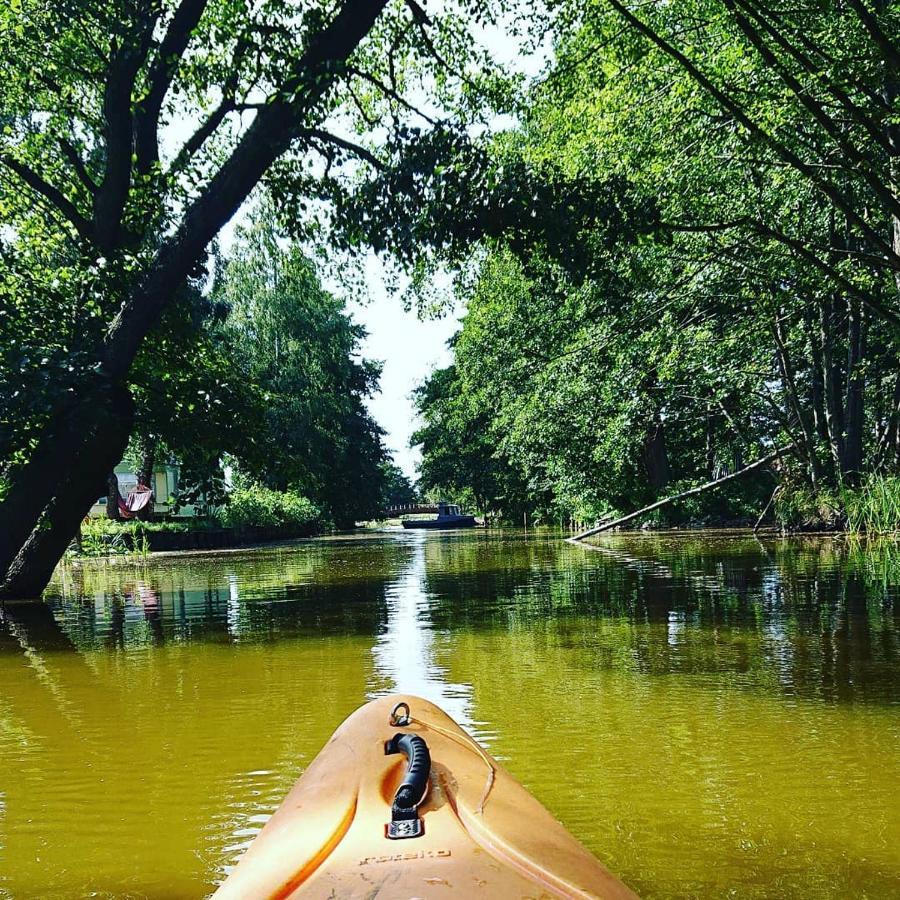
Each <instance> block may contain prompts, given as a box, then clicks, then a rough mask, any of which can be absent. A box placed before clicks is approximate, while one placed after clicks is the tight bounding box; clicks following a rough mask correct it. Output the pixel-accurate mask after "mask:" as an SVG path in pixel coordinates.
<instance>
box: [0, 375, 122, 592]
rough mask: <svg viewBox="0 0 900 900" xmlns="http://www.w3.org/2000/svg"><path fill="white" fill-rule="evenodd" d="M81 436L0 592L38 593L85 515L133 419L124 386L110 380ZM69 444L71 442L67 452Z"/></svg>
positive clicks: (48, 579)
mask: <svg viewBox="0 0 900 900" xmlns="http://www.w3.org/2000/svg"><path fill="white" fill-rule="evenodd" d="M91 413H92V415H91V416H90V417H86V419H85V421H84V422H83V425H84V431H83V432H82V435H81V438H82V439H81V441H80V442H79V445H78V447H77V448H76V450H75V453H74V455H73V457H72V458H71V459H70V461H69V465H68V467H67V469H66V478H65V479H64V480H63V481H62V483H61V484H60V485H59V487H58V490H57V491H56V493H55V495H54V496H53V498H52V499H51V500H50V503H49V504H48V506H47V508H46V509H45V510H44V513H43V516H42V517H41V520H40V522H39V525H38V527H36V528H35V529H34V530H33V531H32V532H31V535H30V536H29V537H28V539H27V540H26V541H25V543H24V544H23V546H22V548H21V549H20V550H19V552H18V553H17V554H16V557H15V559H13V561H12V563H11V564H10V566H9V570H8V571H7V574H6V579H5V581H4V583H3V586H2V588H0V597H10V598H18V599H30V598H35V597H39V596H40V595H41V592H42V591H43V590H44V588H45V587H46V586H47V584H48V583H49V582H50V578H51V576H52V575H53V569H54V568H55V567H56V564H57V563H58V562H59V560H60V558H61V557H62V555H63V553H64V552H65V549H66V547H67V546H68V545H69V542H70V541H71V540H72V535H73V534H74V533H75V532H76V531H77V529H78V525H79V523H80V522H81V520H82V519H83V518H84V517H85V515H87V513H88V511H89V510H90V508H91V505H92V504H93V502H94V500H96V498H97V494H98V491H99V490H101V489H102V485H103V484H104V481H105V478H106V476H107V474H108V472H109V471H110V469H111V468H112V467H113V466H114V465H115V464H116V463H117V462H118V461H119V460H120V459H121V458H122V454H123V453H124V452H125V447H126V445H127V444H128V437H129V435H130V433H131V426H132V423H133V421H134V401H133V400H132V398H131V394H130V392H129V391H128V389H127V388H125V387H123V386H116V385H114V386H111V387H110V389H109V395H108V397H107V402H105V403H101V402H99V398H98V404H97V406H95V407H94V408H93V409H92V410H91ZM71 451H72V448H70V452H71Z"/></svg>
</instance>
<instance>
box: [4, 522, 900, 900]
mask: <svg viewBox="0 0 900 900" xmlns="http://www.w3.org/2000/svg"><path fill="white" fill-rule="evenodd" d="M48 598H49V599H48V602H47V603H46V604H44V605H39V606H34V605H30V606H26V605H22V606H16V605H11V606H8V607H7V608H6V609H5V610H3V611H2V612H0V686H2V687H0V897H15V898H19V897H42V898H55V897H67V898H68V897H80V896H93V897H203V896H206V895H207V894H208V893H209V892H210V891H211V890H212V889H213V888H214V886H215V884H216V883H217V882H218V881H220V880H221V879H222V877H223V875H224V873H225V872H226V871H227V869H228V867H229V866H230V865H232V864H233V862H234V860H235V858H236V857H237V856H238V855H239V854H240V852H241V850H242V849H243V848H244V847H245V846H246V845H247V844H248V843H249V841H250V840H251V839H252V838H253V836H254V835H255V834H256V833H257V832H258V831H259V829H260V828H261V826H262V824H263V823H264V822H265V820H266V818H267V816H268V815H269V814H270V813H271V812H272V811H273V810H274V808H275V807H276V806H277V805H278V803H279V802H280V800H281V798H282V797H283V795H284V794H285V792H286V791H287V790H288V788H289V787H290V785H291V784H292V783H293V781H294V780H295V779H296V778H297V776H298V775H299V774H300V773H301V772H302V771H303V769H304V768H305V766H306V765H307V764H308V763H309V762H310V760H311V759H312V758H313V756H315V754H316V753H317V752H318V750H319V749H320V748H321V746H322V745H323V743H324V742H325V741H326V740H327V738H328V736H329V735H330V734H331V732H332V731H333V730H334V728H335V727H336V726H337V725H338V724H339V722H340V721H341V720H342V719H343V718H344V717H345V716H346V715H347V714H349V713H350V712H351V711H352V710H353V709H355V708H356V707H357V706H359V705H360V704H362V703H363V702H365V701H366V700H367V699H369V698H371V697H374V696H378V695H380V694H383V693H386V692H391V691H394V690H402V691H404V692H408V693H413V694H419V695H424V696H426V697H428V698H429V699H432V700H435V701H436V702H438V703H439V704H440V705H442V706H443V707H444V708H445V709H446V710H447V712H448V713H449V714H450V715H451V716H453V717H454V718H455V719H456V720H457V721H459V722H460V723H461V724H462V725H463V726H464V727H466V728H468V729H469V730H470V731H471V732H472V733H473V734H474V735H475V736H476V737H477V738H479V739H480V740H481V741H482V742H483V743H484V744H485V745H486V746H487V747H488V748H489V749H490V751H491V752H492V753H493V754H494V755H495V756H497V757H498V758H500V759H501V760H502V761H503V762H504V764H505V765H506V766H507V768H509V769H510V770H511V771H512V773H513V774H514V775H516V777H518V778H519V779H520V780H521V781H522V782H523V783H524V784H525V785H526V787H528V788H529V789H530V790H531V791H532V793H533V794H534V795H535V796H536V797H537V798H538V799H539V800H540V801H541V802H542V803H544V805H545V806H547V807H548V808H549V809H550V810H551V811H552V812H553V813H554V814H555V815H556V816H557V817H558V818H559V819H560V820H561V821H562V822H563V823H564V824H565V825H566V826H567V827H568V828H569V829H570V831H572V832H573V833H574V834H575V835H576V836H578V837H579V838H580V840H581V841H582V842H583V843H584V844H585V845H586V846H587V847H589V848H590V849H591V850H592V851H593V852H594V853H596V854H597V856H598V857H599V858H600V859H601V860H602V861H603V862H604V863H605V864H606V865H607V866H608V867H609V868H610V869H611V870H612V871H613V872H615V873H616V874H617V875H619V876H620V877H621V878H623V879H624V880H625V881H626V882H627V883H628V884H629V885H631V886H632V887H633V888H634V889H635V890H637V891H638V892H639V893H641V894H643V895H644V896H647V897H676V896H677V897H724V896H729V895H733V896H737V897H775V896H792V897H793V896H804V897H850V896H853V897H862V896H867V897H891V896H893V897H896V896H900V801H898V791H900V740H898V738H900V641H898V635H900V545H898V544H896V543H885V544H869V545H865V544H863V545H859V544H852V543H851V544H848V542H847V541H845V540H843V539H829V538H821V539H815V540H813V539H809V540H790V541H787V540H780V539H774V538H764V539H763V540H762V541H757V540H755V539H754V538H752V537H748V536H746V535H722V536H713V535H703V536H701V535H686V536H685V535H669V536H662V535H617V536H612V537H608V538H605V539H603V540H602V541H601V542H599V543H598V544H597V545H596V549H595V550H586V549H583V548H581V547H576V546H572V545H569V544H566V543H565V542H564V541H563V540H562V539H561V537H560V535H558V534H552V533H540V532H529V533H525V532H523V531H507V532H499V531H486V530H478V531H470V532H456V533H444V534H440V533H435V534H427V533H412V532H410V533H403V532H393V533H369V534H362V535H358V536H351V537H334V538H324V539H320V540H313V541H308V542H302V543H298V544H294V545H291V546H286V547H278V548H267V549H259V550H253V551H242V552H237V553H220V554H213V555H202V556H201V555H195V556H190V555H180V556H174V555H172V556H158V557H153V558H149V559H143V560H138V561H135V560H118V561H83V562H79V563H69V564H67V565H66V566H65V567H63V568H62V569H61V570H60V571H59V573H58V576H57V580H56V582H55V583H54V585H53V586H52V588H51V590H50V591H49V593H48Z"/></svg>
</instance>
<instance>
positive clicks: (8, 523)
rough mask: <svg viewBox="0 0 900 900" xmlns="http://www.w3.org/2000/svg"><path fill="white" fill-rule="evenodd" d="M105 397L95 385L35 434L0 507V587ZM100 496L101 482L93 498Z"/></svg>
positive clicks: (106, 388)
mask: <svg viewBox="0 0 900 900" xmlns="http://www.w3.org/2000/svg"><path fill="white" fill-rule="evenodd" d="M108 392H109V386H108V383H106V384H103V383H101V384H99V385H98V384H95V385H93V386H92V387H91V388H89V389H88V390H85V391H84V392H83V393H82V395H81V397H80V398H79V399H78V400H76V401H75V402H72V403H69V404H67V405H66V406H64V407H62V408H61V409H59V410H57V412H56V414H55V415H54V416H53V418H52V419H51V420H50V422H48V423H47V425H46V426H45V427H44V429H43V431H42V432H41V434H40V435H39V437H38V441H37V446H36V449H35V451H34V453H33V454H32V455H31V458H30V459H29V460H28V462H27V463H26V464H25V465H24V466H22V467H21V468H20V469H18V470H16V471H15V473H14V474H13V476H12V478H11V485H10V488H9V491H8V492H7V494H6V496H5V497H4V499H3V501H2V502H0V583H2V581H3V579H4V577H5V575H6V571H7V569H8V568H9V565H10V563H11V562H12V560H13V558H14V557H15V555H16V554H17V553H18V552H19V550H20V549H21V548H22V545H23V544H24V543H25V540H26V539H27V537H28V535H29V534H31V532H32V531H33V530H34V529H35V527H36V526H37V523H38V521H39V520H40V517H41V514H42V513H43V511H44V509H45V508H46V506H47V504H48V503H49V502H50V500H51V498H52V497H53V496H54V495H55V494H56V493H57V492H58V491H59V490H60V489H61V487H62V485H63V484H64V483H65V482H66V480H67V477H68V471H69V467H70V465H71V459H72V455H73V453H75V452H77V450H78V448H79V447H80V446H81V444H82V443H83V442H84V441H85V440H86V439H87V436H88V434H89V432H90V430H91V429H90V427H89V425H88V424H87V423H89V422H90V421H91V419H92V418H93V417H94V416H95V414H96V412H97V410H98V409H99V408H100V407H101V406H102V405H103V404H104V403H105V402H108ZM116 462H118V460H116ZM102 493H103V491H102V482H101V484H99V485H98V486H97V496H98V497H99V496H101V495H102Z"/></svg>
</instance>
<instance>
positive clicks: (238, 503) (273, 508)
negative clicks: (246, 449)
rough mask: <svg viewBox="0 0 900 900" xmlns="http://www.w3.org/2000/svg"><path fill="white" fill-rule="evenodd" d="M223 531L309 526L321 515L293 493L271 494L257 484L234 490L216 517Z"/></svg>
mask: <svg viewBox="0 0 900 900" xmlns="http://www.w3.org/2000/svg"><path fill="white" fill-rule="evenodd" d="M217 518H218V520H219V521H220V522H221V523H222V525H224V526H225V527H233V526H240V525H312V524H315V523H318V522H320V520H321V514H320V513H319V510H318V509H317V508H316V506H315V505H314V504H313V503H312V502H311V501H309V500H307V499H306V497H302V496H301V495H300V494H298V493H296V492H294V491H273V490H271V489H270V488H267V487H263V486H262V485H260V484H253V485H248V486H247V487H240V488H237V489H235V490H234V491H233V492H232V493H231V494H230V495H229V497H228V503H226V504H225V506H223V507H221V508H220V509H219V511H218V513H217Z"/></svg>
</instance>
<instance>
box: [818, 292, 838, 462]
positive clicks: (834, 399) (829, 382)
mask: <svg viewBox="0 0 900 900" xmlns="http://www.w3.org/2000/svg"><path fill="white" fill-rule="evenodd" d="M836 316H837V302H836V298H835V297H834V296H833V295H832V296H831V297H829V299H828V303H827V306H826V305H825V304H823V305H822V306H821V307H820V308H819V329H820V330H819V333H820V336H821V346H822V379H823V381H824V384H825V424H826V426H827V429H828V447H829V449H830V450H831V458H832V462H833V464H834V474H835V478H837V476H838V475H839V474H840V471H841V459H842V458H843V455H844V409H843V405H842V404H841V394H842V390H843V389H842V382H843V375H842V373H841V369H840V366H839V365H838V364H837V363H836V362H835V357H834V332H835V319H836Z"/></svg>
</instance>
